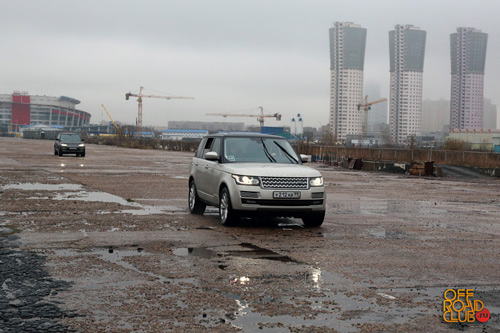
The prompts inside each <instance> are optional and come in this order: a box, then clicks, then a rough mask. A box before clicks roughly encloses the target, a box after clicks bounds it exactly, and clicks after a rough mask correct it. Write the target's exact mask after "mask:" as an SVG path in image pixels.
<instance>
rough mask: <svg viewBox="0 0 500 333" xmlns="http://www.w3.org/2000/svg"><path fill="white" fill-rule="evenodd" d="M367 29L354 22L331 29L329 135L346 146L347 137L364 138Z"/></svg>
mask: <svg viewBox="0 0 500 333" xmlns="http://www.w3.org/2000/svg"><path fill="white" fill-rule="evenodd" d="M365 47H366V29H364V28H361V26H359V25H357V24H354V23H351V22H335V23H334V26H333V27H332V28H330V74H331V76H330V118H329V132H330V134H331V135H332V136H335V137H336V138H337V141H341V142H344V141H345V140H346V137H347V135H348V134H361V133H362V130H363V128H362V126H363V113H362V112H363V111H362V110H361V111H360V110H358V107H357V105H358V104H360V103H362V101H363V69H364V57H365Z"/></svg>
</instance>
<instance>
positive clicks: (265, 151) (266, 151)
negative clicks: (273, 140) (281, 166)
mask: <svg viewBox="0 0 500 333" xmlns="http://www.w3.org/2000/svg"><path fill="white" fill-rule="evenodd" d="M260 141H261V142H262V147H264V153H265V154H266V156H267V158H268V159H269V161H271V162H274V163H276V160H275V159H274V157H272V156H271V154H270V153H269V150H267V147H266V144H265V143H264V140H262V139H261V140H260Z"/></svg>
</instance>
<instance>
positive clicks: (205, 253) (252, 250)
mask: <svg viewBox="0 0 500 333" xmlns="http://www.w3.org/2000/svg"><path fill="white" fill-rule="evenodd" d="M239 246H240V247H241V250H226V251H224V250H222V251H219V252H216V251H214V250H211V249H208V248H205V247H199V248H177V249H174V251H173V253H174V254H175V255H177V256H184V257H187V256H193V257H199V258H205V259H211V258H214V257H226V256H233V257H240V258H248V259H262V260H275V261H280V262H294V263H299V262H298V261H296V260H294V259H292V258H290V257H288V256H284V255H282V254H279V253H276V252H273V251H271V250H268V249H264V248H261V247H259V246H256V245H253V244H250V243H242V244H240V245H239Z"/></svg>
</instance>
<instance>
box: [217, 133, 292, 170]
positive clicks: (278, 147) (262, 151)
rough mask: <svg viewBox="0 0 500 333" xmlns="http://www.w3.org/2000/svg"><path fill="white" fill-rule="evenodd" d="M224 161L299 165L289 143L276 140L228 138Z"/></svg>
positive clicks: (225, 141) (225, 144) (283, 140)
mask: <svg viewBox="0 0 500 333" xmlns="http://www.w3.org/2000/svg"><path fill="white" fill-rule="evenodd" d="M224 160H225V162H229V163H236V162H250V163H252V162H258V163H288V164H299V158H298V156H297V154H295V151H294V150H293V148H292V146H290V144H289V143H288V141H286V140H285V139H275V138H226V139H225V140H224Z"/></svg>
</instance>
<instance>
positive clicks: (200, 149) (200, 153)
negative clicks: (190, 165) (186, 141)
mask: <svg viewBox="0 0 500 333" xmlns="http://www.w3.org/2000/svg"><path fill="white" fill-rule="evenodd" d="M206 142H207V138H203V140H201V142H200V145H199V146H198V149H197V150H196V154H195V156H196V157H198V158H203V149H205V144H206Z"/></svg>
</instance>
